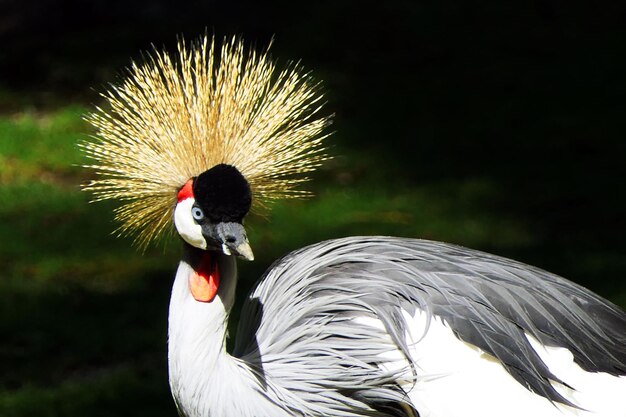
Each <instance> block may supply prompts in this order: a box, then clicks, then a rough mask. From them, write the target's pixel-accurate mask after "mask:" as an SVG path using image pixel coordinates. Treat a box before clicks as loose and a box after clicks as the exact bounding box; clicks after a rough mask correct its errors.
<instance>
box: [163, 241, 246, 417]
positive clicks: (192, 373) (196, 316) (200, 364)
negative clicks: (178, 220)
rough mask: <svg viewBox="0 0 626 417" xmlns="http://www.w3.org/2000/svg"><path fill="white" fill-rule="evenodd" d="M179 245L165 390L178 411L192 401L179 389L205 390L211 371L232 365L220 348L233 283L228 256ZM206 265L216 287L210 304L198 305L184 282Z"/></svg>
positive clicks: (233, 264)
mask: <svg viewBox="0 0 626 417" xmlns="http://www.w3.org/2000/svg"><path fill="white" fill-rule="evenodd" d="M185 246H186V250H185V255H184V257H183V260H182V261H181V262H180V264H179V266H178V271H177V273H176V279H175V280H174V286H173V289H172V296H171V299H170V311H169V332H168V333H169V340H168V356H169V372H170V385H171V388H172V393H173V394H174V397H175V399H176V401H177V404H178V405H179V407H184V406H185V405H184V404H181V401H183V402H184V399H185V398H190V397H194V395H191V394H192V393H189V392H187V393H185V392H184V390H197V391H196V392H200V391H206V390H207V389H210V387H209V386H208V385H209V384H211V383H212V382H211V377H212V375H213V374H214V368H215V367H216V366H218V365H219V364H221V363H224V362H225V361H226V362H227V361H230V360H232V358H231V357H230V355H228V353H227V352H226V348H225V344H226V329H227V324H228V316H229V313H230V309H231V307H232V305H233V302H234V298H235V287H236V284H237V267H236V262H235V257H234V256H226V255H223V254H221V253H219V252H215V251H210V252H207V251H202V250H199V249H195V248H192V247H191V246H189V245H185ZM207 257H213V259H212V260H208V259H207ZM207 264H215V265H217V269H218V271H219V288H218V290H217V295H216V296H215V297H214V298H213V299H212V300H211V301H208V302H202V301H197V300H196V298H194V294H192V290H191V285H192V284H191V283H190V281H191V280H193V279H194V276H197V275H198V272H200V271H199V270H200V269H201V268H205V267H206V265H207ZM185 415H187V414H185Z"/></svg>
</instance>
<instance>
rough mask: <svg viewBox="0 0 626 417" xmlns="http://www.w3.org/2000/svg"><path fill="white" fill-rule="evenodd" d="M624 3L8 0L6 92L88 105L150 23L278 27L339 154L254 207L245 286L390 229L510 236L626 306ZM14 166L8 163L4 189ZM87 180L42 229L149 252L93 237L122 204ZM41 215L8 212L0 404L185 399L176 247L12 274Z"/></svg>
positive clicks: (172, 33) (162, 28) (139, 44)
mask: <svg viewBox="0 0 626 417" xmlns="http://www.w3.org/2000/svg"><path fill="white" fill-rule="evenodd" d="M624 22H626V5H624V3H621V2H607V3H606V4H604V3H603V4H601V5H600V4H598V3H596V2H587V3H586V2H570V1H565V0H535V1H531V0H527V1H499V0H490V1H452V0H441V1H390V2H372V1H359V2H356V1H351V2H336V1H333V2H331V1H322V2H293V1H275V2H265V1H255V2H253V1H250V2H242V1H230V2H227V1H224V2H215V1H204V2H200V1H195V2H184V1H132V2H130V1H119V0H113V1H111V0H108V1H105V0H101V1H84V0H83V1H79V0H75V1H51V0H42V1H17V0H15V1H3V2H0V114H2V115H3V116H6V117H7V120H13V119H15V118H16V117H18V116H19V115H20V114H22V113H24V112H26V113H27V114H33V115H36V116H37V117H39V116H40V115H46V114H49V113H54V112H58V111H59V109H64V108H66V106H68V105H69V106H78V108H79V109H81V111H82V109H83V108H85V109H89V108H90V107H91V106H92V105H93V104H94V103H98V102H99V98H98V95H97V92H98V91H102V90H103V88H105V87H104V86H106V84H107V83H109V82H116V80H119V74H120V72H121V69H122V68H123V67H125V66H127V65H128V64H129V62H130V59H138V60H140V59H141V51H146V50H150V49H151V48H152V46H151V45H153V44H154V45H156V46H157V47H158V48H159V49H160V48H161V47H166V48H168V49H171V50H173V48H174V46H175V44H176V39H177V36H178V35H181V34H182V35H184V36H185V38H186V39H189V40H190V39H194V38H196V37H197V36H200V35H202V34H203V33H205V31H207V32H208V33H209V34H211V33H213V34H215V36H216V37H217V38H218V39H219V38H222V37H223V36H231V35H233V34H240V35H242V36H243V37H244V39H245V40H246V41H247V42H248V43H249V44H251V45H258V46H260V47H264V46H265V45H267V44H268V43H269V42H270V40H271V39H272V38H273V39H274V44H273V46H272V55H273V56H274V57H275V58H276V59H278V60H279V62H282V63H286V62H288V61H290V60H301V63H302V65H303V66H304V67H305V68H307V69H310V70H311V71H312V74H313V76H314V78H316V79H320V80H323V85H324V88H325V90H326V91H327V95H326V97H327V99H328V104H327V107H326V109H327V111H328V112H332V113H334V114H335V122H334V125H333V130H334V131H335V132H336V133H335V134H334V135H333V136H332V137H331V139H329V141H328V142H329V145H330V146H331V153H333V154H334V155H336V156H337V158H335V160H334V161H331V162H329V163H328V164H327V166H325V167H324V169H323V170H322V171H321V173H319V174H318V175H317V178H316V182H315V183H313V184H312V186H311V188H312V189H313V190H314V191H315V192H316V194H317V195H318V198H316V199H313V200H309V201H308V202H307V201H304V202H290V203H285V204H282V205H280V204H279V205H277V207H276V208H275V210H274V211H273V212H272V214H271V216H269V220H270V221H269V222H267V221H265V220H263V219H258V218H257V219H255V218H253V219H252V220H251V223H252V225H251V227H252V236H253V237H254V236H255V234H256V239H257V242H258V244H257V245H256V246H255V245H254V242H253V248H254V249H255V252H256V254H257V257H259V261H258V262H257V263H256V264H255V265H244V266H243V272H242V275H243V283H244V284H243V285H242V292H241V294H242V295H244V294H245V290H246V288H248V287H249V286H250V285H251V284H252V282H253V281H254V277H256V276H259V275H260V274H261V273H262V271H263V270H264V268H265V267H266V266H267V265H268V264H269V263H270V262H271V261H272V260H273V259H275V258H276V257H277V256H280V255H281V254H284V253H285V252H287V251H288V250H291V249H294V248H297V247H300V246H302V245H304V244H307V243H312V242H314V241H317V240H320V239H324V238H330V237H334V236H341V235H347V234H392V235H404V236H414V237H423V238H429V239H436V240H447V241H452V242H455V243H459V244H463V245H468V246H473V247H475V248H478V249H482V250H486V251H490V252H494V253H497V254H501V255H504V256H508V257H513V258H516V259H519V260H522V261H525V262H528V263H531V264H535V265H538V266H540V267H543V268H545V269H548V270H551V271H554V272H556V273H558V274H560V275H563V276H566V277H568V278H570V279H572V280H575V281H577V282H579V283H582V284H583V285H585V286H588V287H590V288H592V289H594V290H595V291H597V292H599V293H600V294H602V295H603V296H605V297H608V298H610V299H612V300H614V301H615V302H616V303H619V304H621V305H622V306H623V305H626V280H625V272H626V256H625V255H626V243H624V238H623V234H624V231H625V230H626V228H625V227H624V226H625V223H624V213H625V212H626V210H625V209H626V198H625V192H624V189H625V187H624V178H625V174H626V160H625V159H626V158H625V156H626V145H625V137H626V54H625V53H624V45H626V29H625V28H626V26H625V25H624ZM54 114H56V113H54ZM16 115H18V116H16ZM11 118H13V119H11ZM18 118H19V117H18ZM76 119H77V120H78V118H76ZM76 123H81V122H76ZM77 126H79V127H78V128H77V129H78V130H79V131H81V132H84V136H86V135H87V134H88V132H89V127H88V126H86V125H84V124H79V125H77ZM1 133H2V130H1V129H0V134H1ZM6 135H7V134H6V133H5V136H4V137H2V136H0V140H10V138H9V137H8V136H6ZM31 145H32V144H30V143H24V146H31ZM0 149H2V148H0ZM5 152H8V151H5ZM0 155H1V154H0ZM11 158H15V159H17V160H19V158H20V157H19V156H15V155H13V156H12V155H11V154H10V153H7V155H5V159H4V160H3V159H0V163H2V162H3V161H4V163H7V161H10V160H11ZM67 165H68V166H69V165H70V164H67ZM55 172H57V173H59V172H60V173H61V174H59V175H61V176H62V177H63V181H64V183H71V184H74V185H75V189H74V190H77V184H79V183H80V182H82V181H84V180H85V178H88V176H89V175H90V174H89V173H84V172H83V170H81V169H78V168H76V167H75V166H74V167H73V168H72V167H69V168H67V170H65V169H64V168H63V167H60V168H58V169H57V171H55ZM0 173H1V171H0ZM55 175H56V174H55ZM2 178H3V177H2V176H1V175H0V179H2ZM55 178H57V177H55ZM44 182H45V181H44ZM12 185H13V184H12V183H11V182H10V181H8V180H6V179H5V180H4V182H0V186H2V187H4V188H5V191H6V190H10V187H11V186H12ZM74 185H72V186H73V187H74ZM29 187H32V186H29ZM3 195H4V196H5V197H4V198H5V200H4V201H1V202H0V204H4V208H3V211H2V213H1V214H0V215H1V216H2V217H0V220H1V221H3V222H5V223H9V222H12V221H13V219H15V218H16V217H17V216H20V217H22V216H26V217H27V216H30V215H31V213H34V214H32V215H33V216H37V215H38V214H37V213H38V212H39V211H45V210H47V208H46V206H45V205H44V206H38V205H35V206H33V207H31V206H29V208H28V210H27V211H19V213H18V211H17V210H18V209H16V208H14V207H13V206H12V205H10V204H9V198H8V197H6V196H7V195H9V194H3ZM77 195H78V194H77ZM76 198H84V203H85V204H83V201H81V202H80V207H82V206H85V207H86V208H85V209H76V210H80V212H79V215H78V217H76V218H78V219H82V220H80V221H81V223H76V224H70V225H69V226H68V227H66V228H61V229H55V228H54V227H52V228H51V230H52V231H49V232H48V236H47V237H46V239H49V240H46V242H47V243H48V244H49V245H50V247H59V248H61V249H59V250H58V252H55V256H57V257H62V256H65V255H66V254H68V253H71V254H74V255H75V256H76V257H79V260H78V261H75V262H76V265H80V264H81V262H82V261H81V259H80V257H82V256H84V257H87V256H89V257H90V258H89V259H92V262H98V259H102V258H106V259H109V258H110V257H111V256H113V255H110V253H116V254H119V256H120V257H121V256H122V255H121V254H123V253H131V252H134V249H132V248H131V246H130V243H129V242H128V241H127V240H115V239H113V238H109V237H106V238H105V237H103V238H102V239H106V240H103V241H102V242H100V241H99V242H100V243H98V245H97V248H95V249H93V250H91V251H90V252H83V251H87V249H83V248H84V247H89V246H93V245H92V242H93V241H94V239H96V236H97V235H102V236H104V235H106V234H108V233H109V232H110V231H111V230H112V229H113V228H114V226H113V225H111V224H110V219H111V217H112V215H111V214H110V210H111V209H112V207H114V205H106V204H104V205H95V206H89V207H87V205H86V200H87V199H88V197H76ZM77 207H78V206H77ZM59 210H60V211H59V213H61V214H59V215H60V216H61V217H60V218H61V219H64V218H65V217H68V216H69V215H64V214H63V213H66V212H63V210H61V209H59ZM307 210H308V211H307ZM75 214H76V213H74V214H72V215H75ZM63 216H65V217H63ZM81 216H82V217H81ZM94 222H98V225H100V226H101V227H100V226H98V227H96V228H95V229H94V231H93V236H92V235H89V236H90V238H89V239H87V238H86V237H85V236H84V235H83V234H81V233H79V231H84V230H85V228H87V229H89V230H91V228H92V227H94V226H93V224H94ZM298 222H299V223H298ZM40 227H41V223H39V222H34V223H33V222H30V223H25V225H24V227H23V229H19V230H18V231H17V232H15V231H14V230H13V229H8V228H5V229H1V228H0V232H2V231H3V232H4V233H5V235H4V236H0V245H2V249H1V251H0V261H2V262H3V263H4V264H5V265H6V266H5V268H4V270H5V273H4V275H5V277H4V278H5V282H10V283H12V284H5V285H4V287H3V288H4V294H0V296H2V297H3V300H4V307H3V309H2V310H1V311H2V314H3V317H2V323H3V328H2V329H0V330H2V331H3V333H4V334H5V335H6V338H4V339H5V340H3V342H1V343H3V346H2V350H0V364H1V365H2V367H3V373H4V377H2V376H0V384H1V385H0V388H1V389H2V394H0V414H2V415H15V416H18V415H19V416H22V415H24V416H26V415H50V416H53V415H54V416H56V415H92V416H109V415H111V416H113V415H134V416H138V415H139V416H140V415H151V416H156V415H170V416H172V415H175V411H174V409H173V405H172V401H171V399H170V398H169V393H168V389H167V376H166V368H165V346H164V344H165V342H164V341H165V326H166V309H167V300H168V291H169V286H170V285H171V279H172V277H173V271H174V268H175V263H176V256H177V251H176V249H175V248H172V247H173V246H175V245H171V246H172V247H170V246H168V247H167V248H166V249H165V257H164V259H165V260H166V261H167V262H162V263H159V262H158V261H154V263H150V264H149V265H148V266H146V265H145V264H140V265H141V268H139V267H136V268H135V269H133V266H136V265H135V264H132V263H131V264H130V266H128V263H127V264H125V265H126V266H123V267H120V266H110V265H109V264H105V266H103V267H99V268H100V269H103V270H107V268H109V270H108V271H109V272H107V273H104V275H103V276H107V277H109V275H110V276H126V275H132V274H135V275H139V276H140V277H141V278H139V279H138V280H137V281H136V282H135V281H133V282H134V284H132V285H128V286H121V287H115V286H113V287H114V288H116V289H115V290H107V291H103V290H101V289H96V290H94V289H93V288H92V287H91V286H90V285H86V284H85V285H83V284H76V283H72V284H68V283H67V281H66V280H65V278H55V273H51V276H52V277H53V278H51V281H49V282H52V283H53V284H49V283H48V284H46V285H48V286H46V287H45V288H46V290H45V291H44V290H40V289H39V290H38V289H37V288H39V287H28V288H25V287H23V285H22V284H19V285H18V284H15V282H18V279H20V278H21V276H20V274H21V273H22V272H23V271H28V270H29V269H28V268H27V266H24V267H22V266H20V267H19V268H18V267H15V265H18V264H19V262H22V264H24V265H27V264H28V262H29V260H30V259H33V258H36V257H37V256H38V255H37V251H38V250H39V249H35V250H33V252H34V253H31V252H30V250H31V249H32V248H33V247H35V248H37V247H38V242H37V241H32V240H28V241H26V240H25V242H27V243H24V245H23V247H24V250H23V251H22V252H19V253H18V252H16V251H15V252H12V249H10V248H11V247H12V245H13V244H14V243H13V242H12V239H14V238H15V236H16V235H17V236H31V235H33V236H38V234H37V233H40V231H39V228H40ZM17 239H18V241H19V239H20V238H19V237H18V238H17ZM24 239H26V238H24ZM81 239H82V241H81ZM68 241H76V243H72V244H70V243H68ZM55 245H57V246H55ZM163 253H164V252H163V249H158V250H156V251H153V252H150V253H148V254H147V255H146V256H147V258H145V259H149V260H153V259H156V258H159V259H163V256H161V255H163ZM74 255H73V256H74ZM259 255H260V256H259ZM128 256H132V259H136V258H138V257H139V256H140V255H137V254H134V255H128ZM16 259H17V260H16ZM18 261H19V262H18ZM85 262H86V261H85ZM137 262H140V261H137ZM22 264H20V265H22ZM12 265H13V266H12ZM107 265H109V266H107ZM145 267H147V268H148V269H147V270H145ZM122 269H123V271H122ZM74 270H75V269H73V270H72V271H74ZM129 271H130V272H129ZM0 274H1V273H0ZM107 274H109V275H107ZM125 274H126V275H125ZM79 275H80V274H79ZM0 278H3V277H2V276H1V275H0ZM103 279H104V278H103ZM107 279H109V278H107ZM107 282H108V281H107ZM98 288H100V287H98ZM107 288H108V287H107ZM4 369H7V372H6V373H5V372H4ZM33 413H36V414H33Z"/></svg>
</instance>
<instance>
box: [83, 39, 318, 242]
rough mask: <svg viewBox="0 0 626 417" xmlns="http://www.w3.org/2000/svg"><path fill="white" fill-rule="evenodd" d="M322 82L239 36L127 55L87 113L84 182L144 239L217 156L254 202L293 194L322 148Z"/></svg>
mask: <svg viewBox="0 0 626 417" xmlns="http://www.w3.org/2000/svg"><path fill="white" fill-rule="evenodd" d="M318 87H319V86H318V85H317V84H315V83H313V82H312V81H311V80H310V78H309V77H308V75H307V74H303V73H302V72H301V69H300V68H299V67H298V66H297V65H291V66H289V67H288V68H287V69H284V70H281V71H277V69H276V67H275V64H274V62H272V60H271V58H270V57H269V55H268V51H267V50H266V51H264V52H262V53H255V52H253V51H251V52H246V51H245V49H244V46H243V42H242V41H241V40H239V39H237V38H233V39H232V40H230V41H226V40H225V41H224V42H223V44H222V47H221V51H220V53H219V56H216V54H215V42H214V40H212V39H209V38H208V37H206V36H205V37H204V38H203V39H201V40H200V41H199V42H197V43H194V44H192V45H191V46H190V47H188V46H187V45H186V44H185V43H184V41H181V42H180V43H179V46H178V55H177V56H176V57H171V56H170V55H168V54H167V53H166V52H158V51H157V52H154V53H153V54H151V55H150V56H149V57H148V60H147V62H146V63H145V64H142V65H137V64H133V65H132V66H131V67H130V68H129V69H128V75H127V78H126V79H125V80H124V81H123V82H122V83H121V85H117V86H113V87H111V88H110V90H109V91H108V92H106V93H104V94H103V97H104V98H105V99H106V101H107V104H108V106H106V108H100V107H98V108H97V109H96V111H95V112H93V113H92V114H89V115H88V116H87V117H86V120H87V121H88V122H89V123H91V124H92V125H93V126H94V127H95V128H96V133H95V135H94V140H93V141H91V142H87V143H83V144H81V147H82V148H83V150H84V152H85V153H86V155H87V156H88V157H89V158H91V159H93V160H94V161H95V163H93V164H91V165H87V166H86V167H88V168H92V169H94V170H95V171H96V173H97V174H98V175H99V177H98V179H95V180H93V181H91V182H90V183H89V184H88V185H87V186H85V187H84V189H85V190H89V191H91V192H93V193H94V195H95V200H96V201H99V200H105V199H119V200H122V201H123V205H122V206H121V207H119V208H118V209H117V210H116V213H115V217H116V219H117V220H118V221H120V222H121V226H120V227H119V229H118V230H119V232H120V233H121V234H134V235H136V241H137V243H138V244H139V245H140V246H142V247H145V246H146V245H147V244H148V243H149V242H150V241H152V240H153V239H155V238H157V237H158V236H159V235H161V234H162V233H163V231H164V230H165V229H166V227H167V225H168V224H169V223H170V220H171V216H172V209H173V208H174V206H175V204H176V194H177V192H178V190H179V189H180V187H182V186H183V185H184V184H185V182H186V181H187V180H189V179H190V178H192V177H196V176H198V175H199V174H201V173H202V172H204V171H206V170H207V169H210V168H211V167H213V166H215V165H217V164H219V163H226V164H229V165H233V166H235V167H236V168H237V169H238V170H239V171H240V172H241V173H242V174H243V175H244V177H245V178H246V179H247V180H248V182H249V183H250V187H251V189H252V194H253V201H254V204H255V205H259V204H260V205H263V203H264V202H267V201H268V200H272V199H277V198H285V197H298V196H302V195H305V194H306V192H303V191H300V190H298V189H297V186H298V185H299V184H300V183H301V182H303V181H306V180H307V178H305V177H303V176H300V177H298V176H297V175H299V174H306V173H307V172H310V171H313V170H314V169H315V168H316V167H317V166H319V164H320V163H321V161H323V160H324V159H325V158H326V156H325V154H324V148H323V146H322V140H323V139H324V138H325V137H326V135H324V134H323V131H324V128H325V127H326V126H328V125H329V123H330V120H329V118H328V117H320V116H319V115H318V113H319V110H320V108H321V105H322V103H321V100H322V95H321V93H320V92H319V88H318Z"/></svg>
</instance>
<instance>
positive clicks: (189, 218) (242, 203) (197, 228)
mask: <svg viewBox="0 0 626 417" xmlns="http://www.w3.org/2000/svg"><path fill="white" fill-rule="evenodd" d="M177 200H178V203H177V204H176V208H175V210H174V225H175V226H176V230H177V231H178V234H179V235H180V237H182V238H183V239H184V240H185V241H186V242H187V243H189V244H190V245H192V246H195V247H197V248H200V249H207V250H218V251H220V250H221V251H222V252H224V254H226V255H237V256H240V257H242V258H244V259H247V260H249V261H251V260H253V259H254V255H253V254H252V249H251V248H250V244H249V243H248V236H247V235H246V231H245V229H244V227H243V218H244V217H245V216H246V214H248V211H249V210H250V206H251V205H252V193H251V191H250V185H249V184H248V181H247V180H246V179H245V178H244V176H243V175H242V174H241V173H240V172H239V171H238V170H237V168H235V167H233V166H231V165H226V164H219V165H216V166H214V167H213V168H211V169H208V170H206V171H204V172H203V173H202V174H200V175H199V176H197V177H195V178H192V179H190V180H189V181H187V182H186V183H185V185H184V186H183V187H182V188H181V189H180V191H179V192H178V195H177Z"/></svg>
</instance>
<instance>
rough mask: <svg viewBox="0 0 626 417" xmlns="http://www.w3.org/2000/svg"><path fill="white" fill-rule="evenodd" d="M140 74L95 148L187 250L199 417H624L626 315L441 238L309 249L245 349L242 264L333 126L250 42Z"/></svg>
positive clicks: (291, 76)
mask: <svg viewBox="0 0 626 417" xmlns="http://www.w3.org/2000/svg"><path fill="white" fill-rule="evenodd" d="M150 58H151V59H150V60H149V62H148V63H147V64H144V65H142V66H139V65H133V67H132V68H131V69H130V70H129V77H128V79H127V80H125V81H124V82H123V83H122V84H121V85H120V86H116V87H113V88H112V89H111V90H110V91H109V92H108V93H107V94H105V95H104V96H105V98H106V100H107V102H108V105H109V107H108V108H106V109H100V108H99V109H98V110H97V111H96V112H95V113H94V114H92V115H90V116H89V117H88V120H89V121H90V122H91V123H92V124H93V125H94V126H95V127H96V129H97V132H96V135H95V137H96V140H95V141H94V142H90V143H86V144H84V145H83V147H84V149H85V151H86V153H87V155H88V156H90V157H91V158H93V159H94V160H95V161H96V162H95V164H94V165H91V166H90V167H91V168H95V169H96V170H97V172H98V173H99V174H100V175H101V178H99V179H96V180H93V181H92V182H91V183H90V184H89V185H88V186H87V187H86V188H87V189H89V190H91V191H93V192H94V193H95V195H96V198H97V199H111V198H115V199H120V200H122V201H123V202H124V204H123V205H122V206H121V207H120V208H119V209H117V211H116V217H117V219H118V220H119V221H121V222H122V225H121V227H120V232H121V233H136V235H137V240H138V242H139V244H140V245H142V246H145V245H147V244H148V243H149V242H150V241H151V240H153V239H155V238H156V237H158V236H159V235H161V234H162V232H163V231H164V230H165V229H166V226H167V225H168V224H169V223H170V222H173V223H174V225H175V227H176V231H177V232H178V235H179V236H180V238H181V240H182V242H183V246H184V248H185V255H184V256H183V259H182V261H181V263H180V266H179V268H178V271H177V274H176V279H175V281H174V286H173V290H172V297H171V301H170V313H169V341H168V347H169V358H168V359H169V371H170V386H171V389H172V393H173V396H174V399H175V401H176V404H177V406H178V409H179V411H180V414H181V415H182V416H184V417H235V416H238V417H283V416H285V417H287V416H303V417H329V416H337V417H354V416H370V417H376V416H387V417H416V416H421V417H426V416H432V417H457V416H463V417H478V416H480V417H490V416H493V417H495V416H498V417H500V416H520V417H521V416H529V415H533V416H541V417H552V416H554V417H564V416H583V417H591V416H596V417H626V406H623V405H622V403H623V402H624V401H623V400H624V397H625V396H626V313H625V312H624V311H623V310H621V309H619V308H618V307H616V306H615V305H613V304H611V303H610V302H608V301H606V300H604V299H602V298H601V297H599V296H597V295H595V294H593V293H592V292H590V291H588V290H586V289H584V288H582V287H580V286H578V285H576V284H573V283H571V282H569V281H567V280H565V279H563V278H560V277H557V276H555V275H553V274H550V273H547V272H545V271H542V270H540V269H537V268H533V267H530V266H527V265H524V264H521V263H518V262H515V261H511V260H508V259H504V258H500V257H497V256H493V255H489V254H485V253H482V252H477V251H473V250H470V249H465V248H461V247H458V246H453V245H448V244H444V243H437V242H430V241H424V240H414V239H401V238H390V237H353V238H345V239H339V240H332V241H327V242H322V243H319V244H316V245H313V246H310V247H307V248H304V249H300V250H298V251H295V252H293V253H291V254H289V255H287V256H286V257H284V258H283V259H282V260H280V261H279V262H277V263H275V264H274V266H273V267H271V268H270V269H269V270H268V271H267V273H266V274H265V276H264V277H263V278H262V279H261V281H260V282H259V284H258V286H257V287H256V289H255V290H254V291H253V292H252V294H251V295H250V297H249V299H248V300H247V302H246V304H245V306H244V309H243V311H242V314H241V318H240V322H239V329H238V331H237V337H236V341H235V348H234V351H233V352H232V354H230V353H228V352H227V351H226V338H227V331H226V329H227V324H228V318H229V313H230V310H231V308H232V305H233V300H234V298H235V291H236V284H237V272H236V270H237V268H236V260H235V257H236V256H238V257H241V258H244V259H247V260H253V255H252V250H251V247H250V244H249V242H248V237H247V235H246V232H245V228H244V225H243V222H244V217H245V216H246V215H247V213H248V211H249V210H250V209H251V207H252V205H253V204H257V205H258V204H259V203H263V202H268V201H270V200H273V199H276V198H284V197H298V196H301V195H302V192H301V191H299V190H298V189H297V186H298V185H299V184H300V183H301V182H302V181H304V179H303V178H299V177H298V175H300V174H305V173H307V172H310V171H312V170H314V169H315V168H316V167H317V166H318V165H319V164H320V163H321V162H322V161H323V160H324V159H325V158H326V156H325V154H324V149H323V148H322V147H321V141H322V139H323V138H324V137H325V136H324V135H323V130H324V128H325V127H326V126H327V125H328V122H329V119H328V118H325V117H319V116H318V115H317V114H318V112H319V109H320V105H319V103H320V100H321V95H319V94H318V90H317V84H315V83H311V81H310V79H309V78H308V77H307V76H306V75H301V73H300V71H299V68H298V67H293V66H292V67H290V68H288V69H287V70H285V71H282V72H279V73H276V72H275V66H274V64H273V63H272V62H271V60H270V59H269V57H268V55H267V53H263V54H255V53H248V54H245V53H244V48H243V45H242V43H241V42H240V41H238V40H237V39H233V40H232V41H230V42H225V43H224V45H223V46H222V49H221V53H220V56H219V58H216V53H215V50H214V46H213V42H209V40H208V39H207V38H204V39H203V40H202V41H201V42H199V43H197V44H194V45H192V48H191V49H188V48H187V47H186V46H185V44H184V43H181V45H180V47H179V56H178V58H174V59H172V58H171V57H170V56H169V55H168V54H166V53H162V54H161V53H156V54H155V55H154V56H152V57H150Z"/></svg>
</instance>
